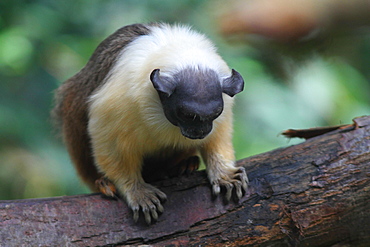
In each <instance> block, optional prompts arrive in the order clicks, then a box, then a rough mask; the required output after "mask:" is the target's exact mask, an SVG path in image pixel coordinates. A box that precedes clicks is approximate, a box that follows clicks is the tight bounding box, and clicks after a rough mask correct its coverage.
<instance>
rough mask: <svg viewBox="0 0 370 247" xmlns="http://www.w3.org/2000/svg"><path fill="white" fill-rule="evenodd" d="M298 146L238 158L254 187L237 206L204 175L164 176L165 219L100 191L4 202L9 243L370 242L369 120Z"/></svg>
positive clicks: (1, 230)
mask: <svg viewBox="0 0 370 247" xmlns="http://www.w3.org/2000/svg"><path fill="white" fill-rule="evenodd" d="M355 123H357V127H356V128H353V127H349V128H345V129H338V130H335V131H332V132H330V133H327V134H324V135H321V136H318V137H314V138H311V139H309V140H307V141H305V142H303V143H301V144H298V145H294V146H290V147H286V148H280V149H276V150H273V151H270V152H267V153H263V154H260V155H256V156H253V157H250V158H246V159H243V160H241V161H239V162H238V164H239V165H242V166H244V167H245V168H246V170H247V173H248V176H249V179H250V181H251V183H250V188H249V190H248V192H247V193H246V195H245V196H244V197H243V198H242V200H240V201H239V203H230V204H225V203H224V202H223V201H222V200H221V199H220V198H212V195H211V190H210V186H209V184H208V181H207V179H206V175H205V172H204V171H200V172H196V173H195V174H193V175H191V176H189V177H181V178H175V179H169V180H165V181H160V182H158V183H156V185H157V186H158V187H159V188H160V189H162V190H163V191H164V192H165V193H166V194H167V196H168V201H167V202H166V203H165V205H164V206H165V212H164V213H163V214H162V215H161V216H160V218H159V220H158V222H156V223H155V224H154V225H151V226H147V225H146V224H145V223H144V222H143V221H142V222H139V223H136V224H135V223H134V222H133V220H132V215H131V212H130V211H129V209H128V208H127V206H126V204H125V203H124V202H122V201H120V200H108V199H104V198H102V197H101V196H100V195H98V194H90V195H81V196H65V197H57V198H47V199H32V200H15V201H0V241H1V243H3V244H5V246H20V245H23V244H26V245H28V244H29V245H41V246H43V245H47V246H50V245H52V246H70V245H73V246H87V245H89V246H96V245H99V246H104V245H128V244H136V245H139V244H153V245H156V244H157V245H161V246H163V245H170V244H172V245H174V246H181V245H183V246H189V245H202V246H206V245H212V246H213V245H218V246H225V245H228V246H240V245H246V246H248V245H268V246H281V245H292V246H312V245H315V246H318V245H319V246H331V245H334V244H336V243H341V244H348V243H351V244H354V245H356V246H365V245H366V244H369V243H370V201H369V198H370V166H369V161H370V117H369V116H367V117H362V118H358V119H355Z"/></svg>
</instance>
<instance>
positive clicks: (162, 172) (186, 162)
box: [142, 149, 200, 182]
mask: <svg viewBox="0 0 370 247" xmlns="http://www.w3.org/2000/svg"><path fill="white" fill-rule="evenodd" d="M161 153H162V155H161ZM168 153H171V151H162V152H160V153H158V154H157V155H156V156H155V157H152V156H151V157H147V158H146V159H144V166H143V171H142V175H143V178H144V180H145V181H146V182H154V181H158V180H163V179H166V178H171V177H177V176H181V175H183V174H191V173H192V172H194V171H196V170H198V168H199V164H200V159H199V157H198V156H197V153H196V151H195V150H194V149H189V150H182V151H177V152H173V153H172V154H171V155H170V156H169V155H168Z"/></svg>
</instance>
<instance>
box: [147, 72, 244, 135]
mask: <svg viewBox="0 0 370 247" xmlns="http://www.w3.org/2000/svg"><path fill="white" fill-rule="evenodd" d="M150 80H151V81H152V83H153V86H154V88H155V89H156V90H157V92H158V94H159V98H160V100H161V102H162V106H163V110H164V114H165V116H166V118H167V119H168V120H169V121H170V122H171V123H172V124H173V125H175V126H178V127H179V128H180V130H181V133H182V135H183V136H185V137H187V138H190V139H203V138H204V137H206V136H207V135H208V134H209V133H210V132H211V131H212V125H213V120H215V119H216V118H217V117H218V116H219V115H220V114H221V113H222V111H223V108H224V102H223V99H222V93H225V94H227V95H229V96H230V97H233V96H234V95H235V94H237V93H240V92H241V91H243V88H244V80H243V78H242V76H241V75H240V74H239V73H238V72H237V71H235V70H232V74H231V76H230V77H228V78H226V79H220V77H219V75H218V74H217V73H216V71H214V70H211V69H200V68H187V69H183V70H181V71H179V72H177V73H175V74H173V75H171V76H164V75H160V70H159V69H155V70H153V72H152V73H151V75H150Z"/></svg>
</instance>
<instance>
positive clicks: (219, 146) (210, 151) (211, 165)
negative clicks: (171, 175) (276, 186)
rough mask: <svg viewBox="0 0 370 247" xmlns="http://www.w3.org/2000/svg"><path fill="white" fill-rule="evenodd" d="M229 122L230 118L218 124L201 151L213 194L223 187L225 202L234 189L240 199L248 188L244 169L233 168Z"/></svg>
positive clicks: (233, 160)
mask: <svg viewBox="0 0 370 247" xmlns="http://www.w3.org/2000/svg"><path fill="white" fill-rule="evenodd" d="M231 121H232V120H231V118H230V119H227V120H226V123H225V122H223V123H222V124H219V125H218V126H217V130H216V131H215V133H214V134H213V135H212V139H211V140H210V141H209V142H207V143H206V144H205V145H204V146H203V148H202V150H201V154H202V157H203V160H204V162H205V164H206V167H207V174H208V178H209V180H210V183H211V185H212V190H213V193H214V194H215V195H218V194H219V193H220V190H221V187H225V188H226V195H225V198H226V200H227V201H229V200H230V198H231V195H232V191H233V189H234V188H235V192H236V196H237V199H240V198H241V197H242V195H243V190H244V191H246V189H247V186H248V177H247V175H246V173H245V170H244V168H243V167H236V166H235V155H234V148H233V145H232V123H231Z"/></svg>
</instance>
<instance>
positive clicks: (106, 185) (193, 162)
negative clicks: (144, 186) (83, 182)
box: [95, 156, 200, 198]
mask: <svg viewBox="0 0 370 247" xmlns="http://www.w3.org/2000/svg"><path fill="white" fill-rule="evenodd" d="M199 164H200V159H199V157H198V156H190V157H188V158H186V159H183V160H181V161H180V162H179V163H178V164H175V166H174V167H173V168H170V167H168V168H169V169H171V171H169V172H170V173H168V171H164V172H166V173H167V174H168V176H170V177H174V176H179V175H183V174H187V175H189V174H191V173H193V172H194V171H196V170H198V169H199ZM153 165H154V164H153ZM149 174H151V175H150V176H149ZM158 174H161V173H160V172H158ZM158 174H157V175H158ZM171 175H172V176H171ZM154 176H155V177H153V173H149V172H147V173H146V177H147V178H145V177H144V176H143V177H144V180H145V181H147V182H148V180H149V182H151V181H156V180H160V179H162V178H165V177H162V176H156V175H154ZM95 186H96V188H97V190H98V191H99V192H100V193H102V194H103V195H105V196H107V197H110V198H117V195H118V194H117V189H116V186H115V185H114V184H113V183H112V182H111V181H110V180H109V179H108V178H106V177H104V176H103V177H101V178H99V179H97V180H96V181H95Z"/></svg>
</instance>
